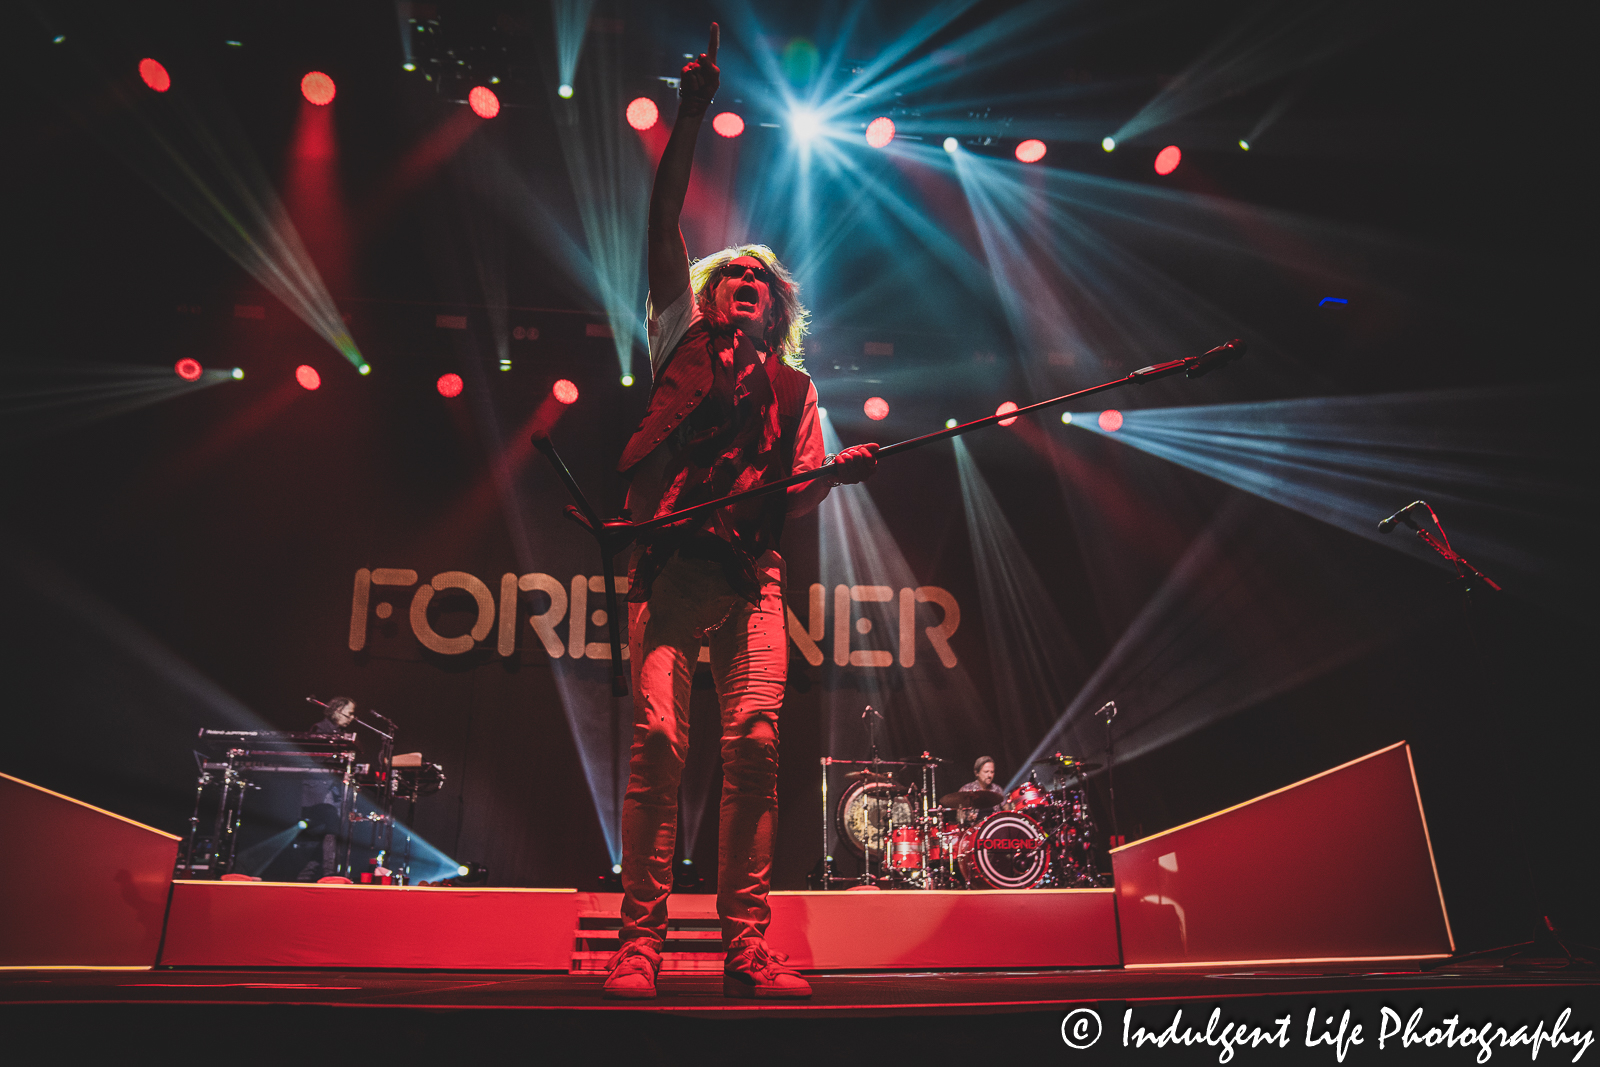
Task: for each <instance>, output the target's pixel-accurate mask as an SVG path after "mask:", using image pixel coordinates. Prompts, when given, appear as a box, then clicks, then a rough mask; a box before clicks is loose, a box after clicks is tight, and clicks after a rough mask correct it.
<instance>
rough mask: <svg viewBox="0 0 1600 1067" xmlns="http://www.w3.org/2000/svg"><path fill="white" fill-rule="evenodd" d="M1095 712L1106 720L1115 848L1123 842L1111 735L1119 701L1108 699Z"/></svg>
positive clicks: (1108, 792)
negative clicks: (1118, 820) (1119, 824)
mask: <svg viewBox="0 0 1600 1067" xmlns="http://www.w3.org/2000/svg"><path fill="white" fill-rule="evenodd" d="M1095 714H1096V715H1098V716H1100V717H1101V718H1103V719H1105V721H1106V795H1107V797H1108V798H1109V806H1110V808H1111V839H1112V841H1114V842H1115V844H1113V845H1112V847H1113V848H1115V847H1116V846H1117V845H1120V844H1122V843H1123V842H1122V832H1121V831H1120V830H1118V829H1117V778H1116V766H1117V759H1116V749H1115V747H1114V745H1115V741H1114V739H1113V737H1112V735H1111V720H1112V719H1115V718H1116V717H1117V702H1116V701H1115V700H1108V701H1106V704H1105V707H1103V708H1101V709H1100V710H1099V711H1097V712H1095Z"/></svg>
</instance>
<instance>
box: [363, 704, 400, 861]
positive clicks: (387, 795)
mask: <svg viewBox="0 0 1600 1067" xmlns="http://www.w3.org/2000/svg"><path fill="white" fill-rule="evenodd" d="M366 713H367V714H368V715H370V716H371V717H372V718H374V719H377V720H379V721H380V722H382V723H383V724H384V726H386V727H388V729H387V730H380V729H379V728H378V727H376V726H374V725H372V724H371V723H370V722H364V721H362V718H361V713H360V712H359V711H358V712H357V713H356V724H357V725H358V726H364V727H366V728H367V729H368V730H371V731H372V732H373V733H375V734H377V735H378V736H379V737H381V738H383V744H382V745H381V746H380V747H379V749H378V768H379V775H378V777H379V779H380V780H381V781H382V782H383V847H382V848H380V849H379V850H378V854H379V855H380V856H382V857H383V860H387V859H388V858H389V848H390V846H391V845H393V844H394V738H395V735H396V734H397V733H399V732H400V730H399V728H398V727H397V726H395V723H394V720H393V719H391V718H389V717H388V716H387V715H384V714H382V713H380V712H378V711H375V710H373V709H372V708H368V709H367V712H366ZM380 865H381V866H385V867H387V866H388V864H387V863H383V862H382V861H380Z"/></svg>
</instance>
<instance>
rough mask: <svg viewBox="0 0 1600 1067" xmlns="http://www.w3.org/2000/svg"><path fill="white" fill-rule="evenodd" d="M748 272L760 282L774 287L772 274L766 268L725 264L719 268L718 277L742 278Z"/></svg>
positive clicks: (746, 264)
mask: <svg viewBox="0 0 1600 1067" xmlns="http://www.w3.org/2000/svg"><path fill="white" fill-rule="evenodd" d="M746 271H749V272H750V273H751V274H754V275H755V276H756V278H757V279H758V280H760V281H762V282H765V283H766V284H767V285H772V284H773V282H774V279H773V276H772V272H771V271H769V270H768V269H767V268H766V267H761V266H752V265H750V264H748V263H724V264H723V265H722V266H720V267H718V268H717V277H718V278H741V277H743V276H744V273H745V272H746Z"/></svg>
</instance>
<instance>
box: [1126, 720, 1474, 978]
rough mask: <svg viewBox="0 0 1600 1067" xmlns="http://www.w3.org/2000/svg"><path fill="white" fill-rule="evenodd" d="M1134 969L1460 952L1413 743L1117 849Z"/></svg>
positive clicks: (1403, 957) (1129, 963)
mask: <svg viewBox="0 0 1600 1067" xmlns="http://www.w3.org/2000/svg"><path fill="white" fill-rule="evenodd" d="M1112 866H1113V868H1114V870H1115V872H1116V885H1117V893H1118V898H1117V899H1118V905H1119V911H1120V919H1121V922H1122V948H1123V953H1124V959H1125V961H1126V964H1127V966H1129V967H1149V966H1198V965H1201V964H1242V963H1261V962H1337V961H1358V960H1417V959H1430V958H1440V957H1444V956H1448V955H1450V953H1451V952H1453V951H1454V950H1455V942H1454V940H1453V938H1452V937H1451V934H1450V921H1449V918H1448V916H1447V915H1446V913H1445V907H1444V895H1443V892H1442V891H1441V889H1440V886H1439V880H1438V874H1437V872H1436V870H1435V867H1434V862H1433V850H1432V846H1431V844H1430V842H1429V840H1428V829H1427V824H1426V822H1425V820H1424V818H1423V812H1422V799H1421V796H1420V794H1419V792H1418V790H1417V785H1416V776H1415V774H1414V772H1413V770H1412V766H1411V751H1410V748H1409V746H1407V745H1406V744H1405V743H1404V742H1399V743H1397V744H1395V745H1391V746H1390V747H1388V748H1386V749H1382V750H1380V751H1378V752H1374V753H1372V754H1371V755H1369V756H1364V757H1362V758H1361V759H1358V760H1354V761H1352V762H1350V763H1346V764H1343V765H1341V766H1339V767H1335V768H1333V769H1332V770H1329V771H1324V772H1323V773H1322V774H1319V775H1315V776H1314V777H1311V778H1308V779H1305V780H1304V781H1301V782H1297V783H1295V784H1294V785H1291V786H1286V787H1284V788H1283V789H1279V790H1275V791H1274V792H1271V793H1267V794H1265V795H1264V796H1260V797H1257V798H1256V799H1254V800H1250V801H1246V802H1245V803H1243V804H1240V805H1237V806H1235V807H1233V808H1229V809H1226V810H1224V811H1221V812H1218V813H1216V814H1214V815H1208V816H1206V817H1205V818H1203V819H1198V820H1196V821H1195V822H1192V823H1188V824H1185V825H1184V826H1179V827H1176V828H1174V829H1172V830H1168V831H1165V832H1163V833H1160V834H1156V835H1154V836H1152V837H1148V838H1145V839H1144V840H1142V841H1136V842H1133V843H1132V844H1129V845H1126V846H1124V847H1122V848H1119V849H1115V850H1113V852H1112Z"/></svg>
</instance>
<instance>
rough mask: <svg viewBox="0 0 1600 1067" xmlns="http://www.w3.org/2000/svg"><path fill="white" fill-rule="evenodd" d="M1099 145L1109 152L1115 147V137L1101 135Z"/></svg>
mask: <svg viewBox="0 0 1600 1067" xmlns="http://www.w3.org/2000/svg"><path fill="white" fill-rule="evenodd" d="M1100 147H1101V148H1103V149H1105V150H1106V151H1107V152H1109V151H1111V150H1112V149H1113V148H1115V147H1117V139H1116V138H1115V137H1103V138H1101V140H1100Z"/></svg>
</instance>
